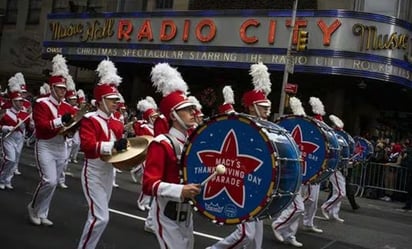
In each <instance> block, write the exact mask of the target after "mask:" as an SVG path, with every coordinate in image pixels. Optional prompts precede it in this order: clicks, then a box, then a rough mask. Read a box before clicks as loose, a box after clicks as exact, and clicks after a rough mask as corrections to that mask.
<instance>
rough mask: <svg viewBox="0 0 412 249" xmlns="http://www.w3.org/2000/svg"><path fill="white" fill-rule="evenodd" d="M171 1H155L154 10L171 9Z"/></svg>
mask: <svg viewBox="0 0 412 249" xmlns="http://www.w3.org/2000/svg"><path fill="white" fill-rule="evenodd" d="M172 8H173V0H157V1H156V9H172Z"/></svg>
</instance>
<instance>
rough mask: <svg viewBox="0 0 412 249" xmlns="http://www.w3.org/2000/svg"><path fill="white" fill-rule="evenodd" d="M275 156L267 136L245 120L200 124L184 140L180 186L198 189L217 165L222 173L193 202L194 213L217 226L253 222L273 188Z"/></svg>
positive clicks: (221, 119)
mask: <svg viewBox="0 0 412 249" xmlns="http://www.w3.org/2000/svg"><path fill="white" fill-rule="evenodd" d="M272 126H273V127H274V128H278V129H280V127H278V126H277V125H275V124H272ZM277 156H278V154H277V152H276V151H275V148H274V146H273V145H272V142H271V140H270V137H269V135H268V133H267V132H266V131H265V129H263V128H262V125H261V124H260V123H259V121H256V120H253V119H252V118H251V117H249V116H247V115H222V116H216V117H213V118H211V119H210V120H207V121H205V123H204V124H202V125H200V126H199V127H198V128H197V129H196V130H195V131H194V132H193V133H192V135H191V136H190V137H189V139H188V142H187V143H186V145H185V148H184V152H183V153H182V160H181V161H182V164H183V180H184V182H185V183H201V182H202V181H204V180H205V179H206V178H207V177H208V176H209V175H211V174H212V173H213V171H214V169H215V167H216V165H218V164H223V165H225V167H226V172H225V173H224V174H223V175H217V176H216V177H214V178H213V179H212V180H210V181H209V182H207V183H206V185H205V186H203V187H202V190H201V193H200V194H199V195H197V196H196V198H195V199H194V205H195V210H198V211H199V212H200V213H201V214H203V215H204V216H206V217H207V218H208V219H210V220H212V221H213V222H216V223H218V224H238V223H241V222H242V221H247V220H251V219H253V218H254V217H256V216H257V215H258V214H259V213H260V212H261V211H262V209H264V207H265V206H266V205H267V204H268V203H269V202H270V201H271V198H272V193H273V192H274V191H276V190H277V188H278V184H279V177H278V174H279V172H278V167H279V165H278V161H277V159H276V158H277Z"/></svg>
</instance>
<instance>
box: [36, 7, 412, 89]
mask: <svg viewBox="0 0 412 249" xmlns="http://www.w3.org/2000/svg"><path fill="white" fill-rule="evenodd" d="M290 25H291V12H290V11H245V10H243V11H242V10H236V11H235V10H233V11H185V12H139V13H101V14H99V13H98V14H93V15H89V14H50V15H49V16H48V20H47V25H46V30H45V37H44V42H43V55H44V57H51V56H52V55H54V54H55V53H62V54H64V55H65V56H67V57H68V58H69V59H74V60H100V59H101V58H102V57H106V56H109V57H110V58H111V59H112V60H114V61H123V62H131V63H156V62H159V61H167V62H170V63H172V64H177V65H190V66H211V67H230V68H248V67H249V66H250V64H251V63H256V62H259V61H260V62H263V63H265V64H266V65H267V66H268V67H269V68H270V69H271V70H283V69H284V66H285V62H286V49H287V47H288V44H287V43H288V39H289V34H290V31H291V30H290V29H291V28H290ZM303 30H304V31H307V32H308V33H309V38H308V44H307V48H308V49H307V50H306V51H304V52H296V51H294V52H293V53H292V55H293V61H294V64H295V71H296V72H312V73H325V74H341V75H352V76H359V77H366V78H373V79H379V80H384V81H391V82H396V83H399V84H402V85H404V86H408V87H412V64H411V63H410V62H411V54H412V53H411V52H410V51H411V43H412V39H411V38H412V24H411V23H408V22H405V21H402V20H399V19H396V18H393V17H388V16H382V15H378V14H371V13H362V12H353V11H339V10H331V11H300V12H298V13H297V19H296V25H295V27H294V29H293V39H292V44H293V45H296V44H297V42H298V33H299V31H303Z"/></svg>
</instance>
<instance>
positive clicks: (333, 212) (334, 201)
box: [314, 100, 346, 223]
mask: <svg viewBox="0 0 412 249" xmlns="http://www.w3.org/2000/svg"><path fill="white" fill-rule="evenodd" d="M319 102H320V100H319ZM315 103H316V102H315ZM322 106H323V105H322ZM314 108H315V107H314ZM319 114H320V115H324V114H325V113H324V112H323V113H319ZM336 118H337V117H336ZM332 122H334V126H335V127H339V126H341V127H342V128H343V122H342V120H340V119H339V120H337V119H333V118H332ZM329 181H330V183H331V184H332V196H331V197H330V198H329V199H328V200H326V201H325V202H324V203H323V204H322V206H321V210H322V214H323V216H324V217H325V218H326V219H327V220H329V219H334V220H336V221H338V222H340V223H343V222H344V219H342V218H340V217H339V211H340V206H341V204H342V200H343V198H345V196H346V183H345V176H344V175H343V174H342V172H341V170H340V169H336V170H335V172H333V173H332V175H331V176H330V177H329Z"/></svg>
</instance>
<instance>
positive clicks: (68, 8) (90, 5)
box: [53, 0, 103, 13]
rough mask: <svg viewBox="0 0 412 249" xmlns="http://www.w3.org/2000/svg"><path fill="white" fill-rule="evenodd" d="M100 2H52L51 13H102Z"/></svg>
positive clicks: (97, 0)
mask: <svg viewBox="0 0 412 249" xmlns="http://www.w3.org/2000/svg"><path fill="white" fill-rule="evenodd" d="M102 9H103V3H102V0H69V1H68V0H54V1H53V13H59V12H60V13H61V12H71V13H82V12H92V13H93V12H98V11H102Z"/></svg>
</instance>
